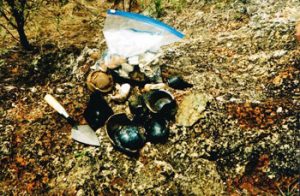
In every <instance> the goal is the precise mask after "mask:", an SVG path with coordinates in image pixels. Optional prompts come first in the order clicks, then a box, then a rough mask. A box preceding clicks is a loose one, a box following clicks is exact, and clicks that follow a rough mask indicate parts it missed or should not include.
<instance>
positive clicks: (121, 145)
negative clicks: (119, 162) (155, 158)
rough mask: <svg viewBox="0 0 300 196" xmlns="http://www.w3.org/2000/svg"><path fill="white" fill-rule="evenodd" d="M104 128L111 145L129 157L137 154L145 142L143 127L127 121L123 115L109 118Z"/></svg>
mask: <svg viewBox="0 0 300 196" xmlns="http://www.w3.org/2000/svg"><path fill="white" fill-rule="evenodd" d="M105 128H106V133H107V135H108V136H109V138H110V140H111V142H112V144H113V145H114V146H115V147H116V148H117V149H118V150H120V151H122V152H124V153H127V154H129V155H133V154H138V152H139V149H141V148H142V147H143V146H144V144H145V142H146V139H145V137H144V133H145V129H144V127H142V126H140V125H138V124H135V123H134V122H133V121H131V120H129V119H128V118H127V116H126V114H125V113H119V114H115V115H113V116H111V117H110V118H109V119H108V120H107V122H106V126H105Z"/></svg>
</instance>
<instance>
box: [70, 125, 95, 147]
mask: <svg viewBox="0 0 300 196" xmlns="http://www.w3.org/2000/svg"><path fill="white" fill-rule="evenodd" d="M72 138H73V139H74V140H76V141H78V142H81V143H84V144H88V145H92V146H100V143H99V140H98V137H97V135H96V133H95V132H94V130H93V129H92V128H91V127H90V126H89V125H77V126H76V127H72Z"/></svg>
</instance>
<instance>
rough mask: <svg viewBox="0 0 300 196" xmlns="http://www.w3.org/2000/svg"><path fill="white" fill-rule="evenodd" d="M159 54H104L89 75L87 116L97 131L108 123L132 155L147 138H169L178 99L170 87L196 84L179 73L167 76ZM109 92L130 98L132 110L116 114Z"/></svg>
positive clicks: (116, 142) (108, 131)
mask: <svg viewBox="0 0 300 196" xmlns="http://www.w3.org/2000/svg"><path fill="white" fill-rule="evenodd" d="M159 56H161V53H160V54H159V53H153V52H146V53H143V54H142V55H138V56H134V57H129V58H122V57H121V56H118V55H113V56H108V55H107V54H104V55H103V57H102V58H101V59H99V60H98V61H96V63H95V65H94V66H92V67H91V69H92V71H91V72H90V73H89V74H88V76H87V81H86V82H87V87H88V89H89V90H91V91H92V93H91V95H90V100H89V102H88V105H87V107H86V109H85V111H84V114H83V115H84V118H85V120H86V121H87V122H88V124H89V125H90V127H91V128H92V129H93V130H95V131H96V130H97V129H99V128H101V127H104V128H105V131H106V134H107V135H108V137H109V138H110V141H111V142H112V144H113V146H114V147H115V148H116V149H117V150H119V151H121V152H123V153H125V154H127V155H129V156H135V155H138V154H139V150H140V149H141V148H142V147H143V146H144V144H145V143H146V142H151V143H165V142H166V141H167V139H168V136H169V124H170V122H172V121H173V120H174V119H175V115H176V112H177V103H176V100H175V98H174V96H173V95H172V93H171V92H169V91H168V90H166V89H167V88H168V87H171V88H174V89H181V90H184V89H186V88H190V87H192V85H191V84H189V83H187V82H186V81H184V80H183V79H182V77H181V76H178V75H173V76H169V77H167V78H164V79H163V78H162V76H161V75H162V74H161V69H160V65H159V63H158V62H159V61H158V59H159ZM133 87H135V88H134V89H135V90H133ZM113 89H115V90H114V92H116V93H114V94H113V93H111V92H112V91H113ZM131 92H132V93H131ZM130 94H131V96H129V95H130ZM105 96H110V98H111V99H112V100H114V101H115V102H118V103H125V102H126V101H128V106H129V110H130V114H129V115H128V113H127V114H126V113H125V112H124V113H116V114H114V112H113V110H112V108H111V107H110V106H109V104H108V103H107V101H106V100H105V98H104V97H105Z"/></svg>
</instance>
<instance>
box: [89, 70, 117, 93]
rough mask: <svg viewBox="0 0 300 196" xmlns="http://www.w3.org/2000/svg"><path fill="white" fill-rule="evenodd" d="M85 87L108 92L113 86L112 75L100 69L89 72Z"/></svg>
mask: <svg viewBox="0 0 300 196" xmlns="http://www.w3.org/2000/svg"><path fill="white" fill-rule="evenodd" d="M86 84H87V87H88V88H89V90H91V91H93V92H94V91H96V90H98V91H100V92H103V93H106V92H109V91H111V90H112V88H113V86H114V81H113V77H112V76H111V75H110V74H107V73H104V72H102V71H94V72H91V73H90V74H89V75H88V77H87V81H86Z"/></svg>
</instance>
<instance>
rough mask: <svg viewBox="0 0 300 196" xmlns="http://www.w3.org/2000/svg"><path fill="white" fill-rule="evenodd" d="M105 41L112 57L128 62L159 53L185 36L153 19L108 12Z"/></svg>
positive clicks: (122, 12) (138, 15) (119, 12)
mask: <svg viewBox="0 0 300 196" xmlns="http://www.w3.org/2000/svg"><path fill="white" fill-rule="evenodd" d="M103 32H104V37H105V40H106V43H107V46H108V53H109V54H110V55H120V56H123V57H125V58H127V57H131V56H136V55H139V54H142V53H144V52H146V51H157V50H158V49H159V48H160V47H161V46H163V45H167V44H170V43H173V42H176V41H179V40H181V39H182V38H183V37H184V35H183V34H182V33H180V32H178V31H176V30H175V29H173V28H172V27H170V26H168V25H166V24H164V23H162V22H160V21H157V20H154V19H153V18H150V17H147V16H144V15H140V14H135V13H130V12H124V11H117V10H108V12H107V18H106V21H105V24H104V31H103Z"/></svg>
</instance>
